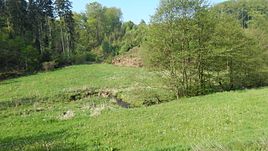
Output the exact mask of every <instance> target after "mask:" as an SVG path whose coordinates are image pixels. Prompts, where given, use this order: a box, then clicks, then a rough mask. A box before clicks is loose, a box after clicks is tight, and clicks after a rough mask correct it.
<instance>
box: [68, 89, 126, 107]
mask: <svg viewBox="0 0 268 151" xmlns="http://www.w3.org/2000/svg"><path fill="white" fill-rule="evenodd" d="M90 97H101V98H108V99H110V101H111V102H113V103H115V104H117V105H118V106H120V107H122V108H130V104H129V103H127V102H125V101H123V100H122V99H121V98H118V97H117V94H116V92H113V91H109V90H96V89H83V90H75V91H69V92H66V94H65V95H64V98H65V99H67V100H68V101H78V100H82V99H85V98H90Z"/></svg>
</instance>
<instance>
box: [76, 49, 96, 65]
mask: <svg viewBox="0 0 268 151" xmlns="http://www.w3.org/2000/svg"><path fill="white" fill-rule="evenodd" d="M95 61H96V55H94V54H92V53H90V52H85V53H81V54H76V55H74V56H73V57H72V62H73V63H74V64H85V63H91V62H95Z"/></svg>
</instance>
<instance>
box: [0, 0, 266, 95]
mask: <svg viewBox="0 0 268 151" xmlns="http://www.w3.org/2000/svg"><path fill="white" fill-rule="evenodd" d="M0 6H1V10H0V14H1V15H0V16H1V18H0V19H1V24H0V29H1V32H0V39H1V41H0V43H1V44H0V50H1V51H0V57H1V58H0V64H1V66H0V73H1V74H0V77H1V79H6V78H9V77H15V76H18V75H23V74H26V73H34V72H38V71H41V70H51V69H54V68H59V67H63V66H67V65H73V64H84V63H92V62H95V63H102V62H105V63H111V62H112V60H113V58H114V57H115V56H117V55H120V54H123V53H125V52H128V51H129V50H131V49H132V48H135V47H138V48H140V50H141V51H142V54H143V55H142V56H143V60H144V64H145V66H148V67H149V68H152V69H156V70H158V71H161V72H162V73H163V74H162V75H161V76H163V78H164V79H166V80H167V82H166V85H167V86H168V87H170V88H171V89H172V90H173V91H174V92H175V93H176V96H177V97H181V96H194V95H201V94H207V93H210V92H216V91H221V90H234V89H244V88H253V87H260V86H264V85H267V80H266V79H267V75H268V74H267V64H268V61H267V60H268V59H267V55H268V46H267V41H268V29H267V26H268V3H267V1H266V0H256V1H250V0H238V1H227V2H223V3H220V4H218V5H215V6H210V5H208V4H206V3H205V2H204V1H203V0H189V1H185V0H163V1H161V2H160V6H159V8H158V9H157V11H156V13H155V15H154V16H152V18H151V21H150V23H147V24H146V23H145V21H143V20H141V22H140V24H138V25H136V24H134V23H133V22H131V21H128V22H123V21H122V15H123V14H122V12H121V10H120V9H119V8H115V7H111V8H109V7H105V6H102V5H101V4H100V3H98V2H92V3H89V4H88V5H87V6H86V11H85V12H83V13H76V12H73V11H72V3H71V2H70V1H69V0H55V1H53V0H30V1H26V0H1V2H0Z"/></svg>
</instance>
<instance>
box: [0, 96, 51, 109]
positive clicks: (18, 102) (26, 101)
mask: <svg viewBox="0 0 268 151" xmlns="http://www.w3.org/2000/svg"><path fill="white" fill-rule="evenodd" d="M44 100H46V98H37V97H27V98H20V99H13V100H10V101H3V102H0V110H4V109H8V108H11V107H19V106H29V105H33V104H34V103H36V102H42V101H44Z"/></svg>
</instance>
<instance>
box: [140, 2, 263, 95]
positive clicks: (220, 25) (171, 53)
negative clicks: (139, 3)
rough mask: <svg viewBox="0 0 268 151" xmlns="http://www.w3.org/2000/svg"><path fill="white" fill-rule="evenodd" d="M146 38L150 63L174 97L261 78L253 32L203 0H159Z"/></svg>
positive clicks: (255, 83) (253, 83)
mask: <svg viewBox="0 0 268 151" xmlns="http://www.w3.org/2000/svg"><path fill="white" fill-rule="evenodd" d="M146 39H147V40H146V43H145V45H146V47H147V54H148V55H149V66H150V67H152V68H153V69H156V70H159V71H161V73H162V74H161V76H162V77H164V78H165V79H166V84H167V85H168V86H169V87H170V88H171V89H172V90H173V91H174V92H175V94H176V96H177V98H179V97H181V96H193V95H203V94H207V93H210V92H214V91H221V90H233V89H240V88H245V87H254V86H258V83H262V81H260V78H258V77H259V76H258V75H259V73H260V72H261V71H260V70H259V69H260V68H262V65H261V64H262V61H261V59H259V58H260V54H261V52H260V51H259V50H260V49H259V48H260V47H259V46H258V44H257V40H256V38H255V37H254V36H250V35H249V34H247V33H246V32H244V30H243V26H242V27H241V26H240V25H239V22H238V20H236V19H235V17H232V16H231V17H229V16H228V15H226V13H224V12H215V11H214V10H213V9H211V8H209V7H208V6H207V5H206V4H205V3H204V1H202V0H162V1H161V3H160V7H159V8H158V9H157V12H156V14H155V15H154V16H153V18H152V21H151V25H150V28H149V32H148V36H147V38H146Z"/></svg>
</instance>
